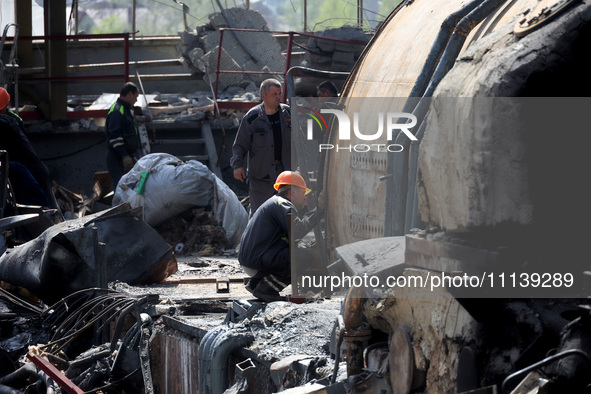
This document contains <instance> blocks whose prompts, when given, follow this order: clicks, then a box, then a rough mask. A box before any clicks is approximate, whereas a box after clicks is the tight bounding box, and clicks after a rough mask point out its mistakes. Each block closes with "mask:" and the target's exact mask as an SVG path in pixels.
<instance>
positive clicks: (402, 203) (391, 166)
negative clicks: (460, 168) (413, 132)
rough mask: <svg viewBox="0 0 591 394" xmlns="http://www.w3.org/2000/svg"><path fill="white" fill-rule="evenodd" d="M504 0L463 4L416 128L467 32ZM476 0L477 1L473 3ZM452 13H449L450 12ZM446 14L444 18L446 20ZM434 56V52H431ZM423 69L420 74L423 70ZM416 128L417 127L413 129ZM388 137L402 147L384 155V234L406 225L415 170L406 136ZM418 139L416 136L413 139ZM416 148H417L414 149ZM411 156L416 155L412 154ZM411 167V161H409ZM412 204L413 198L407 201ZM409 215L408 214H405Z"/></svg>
mask: <svg viewBox="0 0 591 394" xmlns="http://www.w3.org/2000/svg"><path fill="white" fill-rule="evenodd" d="M505 1H506V0H485V1H484V2H480V1H474V2H472V3H470V4H468V6H466V7H464V8H466V9H463V10H462V11H461V13H464V12H465V11H466V10H468V9H469V8H470V7H473V6H475V7H473V9H471V10H470V11H469V12H468V13H467V14H466V15H465V16H464V17H463V18H462V19H461V20H460V22H459V23H458V24H457V26H456V27H455V29H454V32H453V34H452V35H451V38H450V39H449V41H448V42H447V45H446V47H445V50H444V52H443V54H442V55H441V58H440V60H439V62H438V64H437V67H436V68H435V71H434V72H433V75H432V77H431V79H430V81H429V84H428V85H427V87H426V88H425V92H424V93H423V95H422V98H421V99H420V101H419V103H418V104H417V105H416V106H415V107H414V110H413V111H412V113H413V114H414V115H415V116H416V117H417V120H418V122H417V125H418V126H419V129H420V127H421V124H422V123H423V120H424V118H425V115H426V113H427V111H428V109H429V105H428V104H429V100H428V98H430V97H431V96H432V95H433V92H434V91H435V88H436V87H437V85H438V84H439V82H440V81H441V80H442V79H443V77H444V76H445V75H446V74H447V72H448V71H449V69H451V67H452V66H453V63H454V62H455V60H456V59H457V56H458V54H459V53H460V51H461V49H462V46H463V44H464V42H465V41H466V38H467V37H468V34H469V33H470V31H472V29H473V28H474V27H475V26H476V25H478V24H479V23H480V22H481V21H482V20H484V18H486V17H487V16H488V15H490V14H491V13H492V12H493V11H494V10H495V9H496V8H497V7H498V6H499V5H501V4H502V3H504V2H505ZM476 3H478V4H476ZM452 15H453V14H452ZM448 19H449V18H447V19H446V20H448ZM440 36H441V40H443V39H444V37H445V35H444V34H441V35H440ZM437 45H441V42H437ZM436 52H437V49H432V51H431V53H430V54H429V56H431V55H432V54H434V53H436ZM433 56H434V55H433ZM423 71H424V75H423V78H424V76H426V75H427V74H428V67H427V68H425V67H423ZM423 71H422V72H421V74H423ZM418 82H419V81H417V84H415V87H413V91H416V92H418V91H420V90H422V86H421V85H422V84H424V81H421V83H418ZM414 100H416V99H413V97H409V100H408V101H407V103H406V104H405V106H404V110H403V112H410V107H411V106H412V105H413V103H414ZM417 130H418V129H417ZM392 139H393V140H394V142H395V143H396V144H400V145H402V146H403V148H404V149H403V151H402V152H398V153H396V154H394V153H390V154H388V158H387V168H388V171H387V172H388V174H393V176H392V177H391V178H387V179H386V182H387V186H386V219H385V226H384V233H385V234H384V235H385V236H395V235H404V234H405V229H406V228H409V224H407V216H406V215H407V205H408V204H407V199H408V197H409V187H408V185H409V180H412V178H415V180H416V174H413V175H412V176H411V175H410V172H409V171H410V164H409V162H410V161H412V160H418V158H417V157H411V156H410V152H409V147H410V140H409V139H408V138H407V137H406V136H405V135H402V134H401V133H398V134H396V135H393V137H392ZM417 143H420V140H419V141H417ZM417 152H418V150H417ZM415 156H418V154H417V155H415ZM412 167H413V168H415V165H414V164H413V165H412ZM412 189H416V181H415V182H414V183H413V186H412ZM410 193H411V194H412V195H414V194H415V190H412V191H411V192H410ZM411 203H413V204H414V202H411ZM409 219H410V218H409Z"/></svg>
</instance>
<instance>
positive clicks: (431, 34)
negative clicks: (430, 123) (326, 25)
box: [324, 0, 538, 248]
mask: <svg viewBox="0 0 591 394" xmlns="http://www.w3.org/2000/svg"><path fill="white" fill-rule="evenodd" d="M468 3H469V2H468V1H425V0H418V1H414V2H412V3H410V4H408V5H402V6H399V7H398V9H397V10H395V11H394V12H393V13H392V14H391V15H390V17H389V18H388V19H387V20H386V21H385V22H384V24H383V26H382V27H381V29H380V30H379V31H378V32H377V34H376V35H375V37H374V38H373V40H372V41H371V42H370V43H369V44H368V46H367V47H366V50H365V52H364V53H363V54H362V56H361V58H360V59H359V61H358V62H357V64H356V66H355V68H354V70H353V71H352V73H351V76H350V78H349V79H348V80H347V82H346V84H345V86H344V89H343V92H342V101H341V102H342V103H343V104H344V105H345V107H346V110H345V111H344V112H345V113H347V115H349V118H350V119H353V114H354V113H355V112H357V113H359V114H360V115H359V116H360V125H362V124H364V122H370V123H369V124H368V125H364V126H360V128H362V127H365V128H366V129H367V130H376V126H375V124H374V123H371V122H375V120H373V119H365V118H364V117H363V112H364V111H365V110H366V109H367V108H368V106H369V107H370V108H371V109H372V113H374V114H375V113H377V112H388V111H391V108H393V107H396V109H397V110H400V102H402V103H404V101H406V99H407V98H408V97H409V95H410V94H411V91H412V89H413V87H414V85H415V83H416V81H417V78H418V77H419V75H420V74H421V71H422V69H423V66H424V64H425V62H426V60H427V58H428V55H429V52H430V51H431V48H432V46H433V44H434V42H435V41H436V38H437V36H438V34H439V32H440V29H441V27H442V23H443V22H444V21H445V20H446V18H448V16H449V15H451V14H452V13H454V12H457V11H459V10H460V9H462V8H463V7H465V6H466V5H467V4H468ZM537 3H538V1H536V0H517V1H506V2H503V3H502V4H501V5H500V6H499V7H498V8H497V9H496V11H494V12H492V13H491V14H490V15H489V16H488V17H487V18H486V19H484V21H482V22H481V23H479V24H478V25H477V26H470V28H472V30H471V31H469V32H468V33H467V34H468V35H467V38H466V41H465V43H464V46H463V48H462V52H461V53H463V51H465V49H466V48H467V47H468V46H470V45H471V44H473V43H474V42H476V41H477V40H479V39H481V38H483V37H486V36H487V35H489V34H490V33H491V32H493V31H496V30H498V29H500V28H503V27H505V28H506V29H508V25H511V26H513V25H514V24H515V23H516V21H517V20H518V19H519V18H520V14H522V13H523V12H524V11H526V10H527V9H529V8H531V7H533V6H535V5H536V4H537ZM450 29H453V26H452V27H450ZM511 31H512V29H511ZM461 53H460V57H461ZM358 98H364V100H359V99H358ZM365 98H368V100H365ZM371 98H381V100H375V99H374V100H371ZM365 112H367V111H365ZM374 117H375V116H374ZM336 139H337V136H336V134H335V133H334V132H333V133H332V134H331V137H330V142H331V143H334V144H337V143H338V141H337V140H336ZM347 142H348V143H350V144H351V145H354V144H360V143H367V141H360V140H359V139H356V137H355V136H351V140H350V141H347ZM372 142H376V143H379V144H387V143H388V141H387V140H386V133H383V134H382V137H381V139H380V140H379V141H372ZM387 155H388V154H387V153H386V152H382V151H380V152H371V160H369V163H363V165H359V162H360V159H359V154H356V153H355V152H352V153H349V152H347V151H339V152H335V151H334V150H332V151H330V152H328V153H327V155H326V159H325V168H324V176H325V183H324V185H325V188H326V189H327V191H328V194H327V195H328V201H329V204H328V212H327V235H328V237H327V238H328V246H329V247H333V248H334V247H336V246H339V245H343V244H347V243H351V242H356V241H359V240H363V239H368V238H375V237H381V236H383V235H391V234H389V233H388V232H387V231H386V232H384V218H385V211H386V207H385V205H386V182H385V181H384V178H383V177H385V176H386V175H388V174H387V172H388V171H387V169H388V168H387V163H388V158H387ZM380 177H382V179H381V180H380ZM394 235H397V234H394Z"/></svg>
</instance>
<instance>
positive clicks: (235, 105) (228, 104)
mask: <svg viewBox="0 0 591 394" xmlns="http://www.w3.org/2000/svg"><path fill="white" fill-rule="evenodd" d="M225 31H244V32H251V33H269V34H288V35H289V37H288V39H287V51H286V58H285V70H284V71H283V72H263V71H235V70H220V61H221V57H222V42H223V40H224V32H225ZM296 34H297V35H299V36H305V37H312V38H319V39H323V40H331V41H339V42H345V43H348V44H359V45H366V44H367V43H365V42H362V41H357V40H347V39H344V38H336V37H327V36H321V35H318V34H311V33H304V32H294V31H289V32H284V31H271V30H256V29H236V28H225V27H224V28H220V44H219V49H218V64H217V68H216V78H215V90H214V92H213V94H214V97H213V99H214V100H215V102H216V103H217V106H218V108H223V109H230V108H232V109H250V108H252V107H254V106H255V105H256V104H257V103H245V102H242V101H240V102H232V101H219V100H218V86H219V80H220V73H224V74H258V75H266V74H271V75H282V76H283V79H284V80H285V77H286V75H287V72H288V71H289V69H290V67H291V53H292V48H293V37H294V35H296ZM281 101H282V102H283V103H285V102H286V101H287V89H285V88H284V89H282V93H281Z"/></svg>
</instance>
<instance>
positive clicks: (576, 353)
mask: <svg viewBox="0 0 591 394" xmlns="http://www.w3.org/2000/svg"><path fill="white" fill-rule="evenodd" d="M568 356H579V357H583V358H584V359H585V362H586V363H587V366H588V367H589V366H591V360H590V359H589V356H588V355H587V353H585V352H583V351H582V350H579V349H569V350H566V351H564V352H561V353H558V354H554V355H552V356H550V357H546V358H545V359H543V360H541V361H538V362H537V363H535V364H532V365H530V366H529V367H526V368H523V369H521V370H519V371H517V372H514V373H512V374H511V375H509V376H507V377H506V378H505V380H503V384H502V385H501V392H502V393H507V392H508V388H507V385H508V384H509V382H510V381H512V380H513V379H515V378H518V377H519V376H522V375H525V374H526V373H529V372H531V371H533V370H536V369H538V368H540V367H543V366H544V365H547V364H550V363H552V362H554V361H556V360H560V359H562V358H565V357H568Z"/></svg>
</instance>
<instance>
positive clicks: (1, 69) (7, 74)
mask: <svg viewBox="0 0 591 394" xmlns="http://www.w3.org/2000/svg"><path fill="white" fill-rule="evenodd" d="M13 26H14V39H13V42H12V49H11V50H10V55H9V56H8V61H7V62H6V63H4V62H3V61H2V54H3V53H4V42H5V41H6V36H7V35H8V30H9V29H10V28H11V27H13ZM18 31H19V26H18V24H16V23H9V24H8V25H6V26H5V27H4V33H2V41H0V86H2V87H3V88H5V89H6V90H8V89H9V88H10V87H13V86H14V95H13V96H14V107H15V108H16V110H17V112H18V64H17V62H16V47H17V45H16V44H17V42H18Z"/></svg>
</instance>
